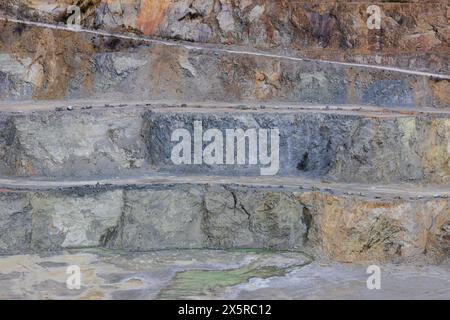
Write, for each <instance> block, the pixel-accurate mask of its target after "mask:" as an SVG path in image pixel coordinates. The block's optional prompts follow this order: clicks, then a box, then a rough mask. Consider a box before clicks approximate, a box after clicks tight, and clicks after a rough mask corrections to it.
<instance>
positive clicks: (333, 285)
mask: <svg viewBox="0 0 450 320" xmlns="http://www.w3.org/2000/svg"><path fill="white" fill-rule="evenodd" d="M73 265H77V266H79V267H80V271H81V287H80V289H72V290H70V289H68V288H67V285H66V281H67V277H68V275H67V273H66V270H67V267H68V266H73ZM367 267H368V265H365V264H352V265H348V264H338V263H330V262H320V261H312V260H311V258H310V257H308V256H307V255H305V254H303V253H301V252H276V251H254V250H246V251H236V250H234V251H221V250H215V251H212V250H181V251H180V250H170V251H155V252H146V253H121V252H113V251H104V250H92V249H91V250H83V251H80V250H77V251H75V250H72V251H65V252H61V253H58V254H53V255H26V256H25V255H19V256H0V298H2V299H86V300H89V299H449V298H450V291H449V288H450V282H449V281H450V274H449V270H450V269H449V267H448V265H447V264H443V265H440V266H410V265H401V266H400V265H392V264H383V265H381V266H380V268H381V289H380V290H368V289H367V286H366V280H367V278H368V275H367V274H366V268H367Z"/></svg>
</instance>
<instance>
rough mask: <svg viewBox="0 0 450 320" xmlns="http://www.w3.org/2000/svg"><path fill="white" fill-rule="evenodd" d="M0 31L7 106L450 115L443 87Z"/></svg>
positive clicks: (261, 58) (365, 71)
mask: <svg viewBox="0 0 450 320" xmlns="http://www.w3.org/2000/svg"><path fill="white" fill-rule="evenodd" d="M1 24H2V29H3V32H2V34H1V35H0V98H1V99H7V100H8V99H9V100H11V99H13V100H27V99H38V100H46V99H47V100H48V99H67V98H80V99H121V100H124V99H128V100H134V101H136V100H143V99H177V100H180V101H181V100H185V101H189V100H190V101H235V102H236V101H246V100H247V101H269V102H270V101H278V102H282V101H286V102H302V103H320V104H330V103H334V104H362V105H377V106H390V107H439V108H445V107H449V106H450V101H449V98H448V91H449V88H450V80H449V79H445V78H437V77H432V76H427V75H423V74H414V73H406V72H399V71H396V70H389V69H376V68H372V67H363V66H349V65H343V64H336V63H328V62H319V61H308V60H292V59H284V58H280V57H273V56H265V55H255V54H243V53H236V52H230V51H228V52H226V51H223V50H217V48H211V47H210V48H205V49H193V48H192V47H189V46H184V45H172V46H169V45H162V44H147V45H144V44H143V43H142V42H139V41H135V40H129V39H128V40H126V39H119V38H111V37H103V36H98V35H92V34H88V33H83V32H69V31H63V30H54V29H47V28H37V27H29V26H23V25H20V24H14V23H6V22H1ZM44 70H45V72H44Z"/></svg>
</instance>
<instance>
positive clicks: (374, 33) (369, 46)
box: [0, 0, 450, 72]
mask: <svg viewBox="0 0 450 320" xmlns="http://www.w3.org/2000/svg"><path fill="white" fill-rule="evenodd" d="M74 4H75V5H78V6H79V7H80V13H81V25H82V26H83V27H86V28H90V29H100V30H106V31H112V32H134V33H138V34H143V35H147V36H154V37H161V38H171V39H180V40H186V41H192V42H200V43H214V44H227V45H230V44H235V45H246V46H252V47H256V48H260V49H264V50H283V51H286V50H288V51H289V50H290V51H293V52H297V53H298V54H299V55H301V56H304V57H308V58H315V59H331V60H340V61H349V62H360V63H371V64H382V65H392V66H397V67H406V68H413V69H425V70H434V71H439V72H447V71H448V70H449V59H448V56H449V41H450V25H449V18H450V17H449V4H448V2H447V1H432V2H431V3H430V2H427V3H423V2H421V1H409V2H395V3H390V2H387V1H386V2H378V3H375V5H378V6H379V8H380V9H381V11H380V15H381V21H380V29H368V28H367V27H366V25H367V21H368V20H369V18H370V16H371V12H372V11H368V8H369V6H370V5H373V4H374V3H372V2H370V1H295V2H291V1H270V0H269V1H267V0H263V1H261V0H248V1H231V0H214V1H213V0H182V1H174V0H139V1H118V0H117V1H115V0H108V1H102V0H98V1H50V0H47V1H20V0H17V1H7V2H6V3H5V4H3V5H2V6H1V7H0V8H1V9H2V11H3V12H4V14H9V15H12V16H14V17H20V18H24V19H31V20H34V21H45V22H52V23H66V22H67V20H68V19H69V17H70V16H71V14H70V13H68V12H67V8H68V7H70V6H71V5H74Z"/></svg>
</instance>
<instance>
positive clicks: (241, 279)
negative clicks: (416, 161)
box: [158, 250, 312, 299]
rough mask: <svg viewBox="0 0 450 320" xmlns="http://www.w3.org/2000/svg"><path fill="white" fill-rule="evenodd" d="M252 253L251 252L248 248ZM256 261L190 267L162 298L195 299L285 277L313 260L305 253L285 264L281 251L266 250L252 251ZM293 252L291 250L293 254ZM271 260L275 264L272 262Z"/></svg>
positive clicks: (169, 286)
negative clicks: (251, 282) (215, 267)
mask: <svg viewBox="0 0 450 320" xmlns="http://www.w3.org/2000/svg"><path fill="white" fill-rule="evenodd" d="M247 252H248V253H250V251H247ZM252 253H253V254H254V256H255V257H256V261H254V262H252V263H250V264H248V265H244V266H242V267H240V268H235V269H228V270H198V269H197V270H187V271H181V272H178V273H177V274H176V275H175V276H174V278H172V280H171V282H170V283H169V285H168V286H167V287H166V288H164V289H163V290H161V292H160V294H159V295H158V298H159V299H189V298H192V299H195V298H207V297H210V296H214V295H216V294H217V293H220V292H221V291H223V290H224V289H225V288H226V287H231V286H235V285H239V284H242V283H246V282H248V281H249V280H250V279H252V278H261V279H267V278H272V277H283V276H285V275H286V274H287V273H288V272H290V271H291V270H293V269H298V268H301V267H304V266H305V265H307V264H309V263H311V262H312V261H311V260H309V259H304V258H305V256H304V255H303V254H300V253H297V254H299V258H300V257H301V259H300V261H298V263H292V261H290V262H288V261H286V263H285V264H284V265H283V262H282V263H279V261H280V258H282V257H281V255H282V253H279V254H277V253H275V252H274V253H271V254H269V253H267V252H263V251H259V250H258V251H257V252H256V251H253V252H252ZM291 254H292V253H291ZM270 261H272V262H273V264H274V265H268V264H270Z"/></svg>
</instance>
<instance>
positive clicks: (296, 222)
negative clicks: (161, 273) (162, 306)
mask: <svg viewBox="0 0 450 320" xmlns="http://www.w3.org/2000/svg"><path fill="white" fill-rule="evenodd" d="M188 181H190V182H188V183H187V184H184V183H181V184H176V183H175V180H173V182H170V180H168V182H167V183H166V184H160V185H157V184H153V185H147V186H145V185H143V186H139V185H136V184H135V183H133V180H130V183H131V184H130V185H128V186H116V187H115V186H112V185H110V184H106V185H104V186H102V185H96V186H94V187H88V186H82V184H81V185H80V186H78V187H71V188H62V187H58V188H56V189H49V190H47V191H45V190H35V191H31V190H30V191H26V190H23V191H13V190H8V189H2V192H1V198H0V201H1V203H2V205H1V206H0V227H1V228H2V229H6V228H9V230H8V232H5V233H2V234H0V244H1V245H2V246H1V247H0V249H1V252H2V253H4V254H7V253H23V252H45V251H55V250H60V249H64V248H73V247H78V248H80V247H106V248H111V249H119V250H127V251H131V252H132V251H145V250H153V249H168V248H185V249H190V248H217V249H223V248H266V249H282V250H286V249H288V250H293V249H295V250H306V251H308V252H311V253H313V254H315V255H317V256H324V257H328V258H331V259H333V260H334V261H342V262H354V261H370V260H374V261H389V262H413V263H421V262H424V263H439V262H442V261H445V260H446V259H448V257H449V252H450V251H449V250H450V234H449V231H450V228H449V225H450V207H449V200H448V195H447V196H442V197H436V196H431V197H430V196H428V197H423V196H420V197H416V198H414V197H411V195H414V194H415V193H414V191H411V192H410V193H409V196H407V197H406V198H402V197H401V196H400V194H398V195H397V196H396V195H395V193H394V194H393V193H392V191H386V194H385V195H381V196H378V195H377V194H376V193H374V194H372V197H370V193H371V192H372V191H369V196H368V195H364V194H363V193H361V195H349V194H348V193H343V194H338V193H337V190H333V189H329V187H331V186H328V187H327V186H325V188H324V189H322V190H320V189H317V187H314V186H313V187H312V188H311V189H309V190H308V189H305V190H303V191H302V190H299V188H298V187H297V188H292V187H283V186H280V187H270V186H268V187H264V186H259V187H257V186H253V187H252V186H248V185H247V186H245V185H244V186H233V185H232V184H221V183H215V182H214V181H215V179H214V178H211V179H210V182H205V184H201V183H198V182H197V180H196V179H195V178H192V179H191V180H188ZM37 183H38V184H39V182H37ZM210 184H214V185H210Z"/></svg>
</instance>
